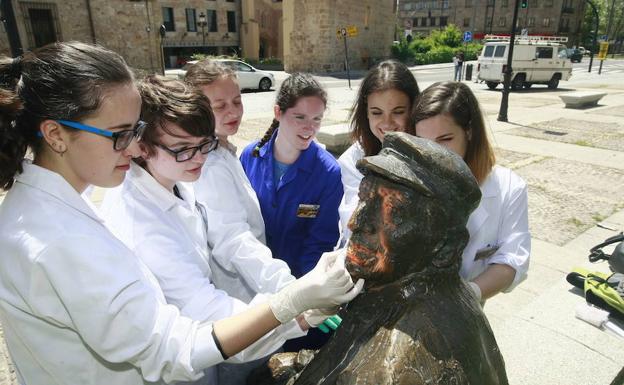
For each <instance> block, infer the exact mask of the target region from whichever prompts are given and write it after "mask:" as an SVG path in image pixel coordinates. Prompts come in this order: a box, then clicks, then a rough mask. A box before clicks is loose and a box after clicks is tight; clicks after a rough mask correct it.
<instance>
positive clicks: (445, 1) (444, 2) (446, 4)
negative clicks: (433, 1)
mask: <svg viewBox="0 0 624 385" xmlns="http://www.w3.org/2000/svg"><path fill="white" fill-rule="evenodd" d="M448 7H449V0H442V9H448Z"/></svg>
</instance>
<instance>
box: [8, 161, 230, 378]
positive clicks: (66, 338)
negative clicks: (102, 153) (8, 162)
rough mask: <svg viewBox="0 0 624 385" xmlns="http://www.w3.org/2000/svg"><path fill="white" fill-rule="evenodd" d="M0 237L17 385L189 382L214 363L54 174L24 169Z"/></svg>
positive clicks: (206, 330) (195, 328)
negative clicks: (19, 384) (162, 380)
mask: <svg viewBox="0 0 624 385" xmlns="http://www.w3.org/2000/svg"><path fill="white" fill-rule="evenodd" d="M0 234H1V235H0V250H2V253H1V254H2V258H0V316H1V322H2V327H3V329H4V336H5V339H6V342H7V345H8V347H9V352H10V354H11V356H12V358H13V361H14V363H15V368H16V372H17V377H18V381H19V382H20V383H21V384H28V385H50V384H65V385H73V384H81V385H95V384H101V385H110V384H116V385H130V384H132V385H138V384H144V381H145V380H147V381H153V382H155V381H159V379H160V378H164V379H165V380H166V381H182V380H197V379H198V378H199V377H200V376H201V371H200V370H197V371H196V370H194V369H193V368H194V367H195V368H204V367H207V366H210V365H216V364H218V363H220V362H222V361H223V359H222V358H221V355H220V353H219V351H218V350H217V349H216V347H215V344H214V341H213V339H212V336H211V331H212V327H211V326H210V325H200V324H199V322H197V321H192V320H191V319H189V318H186V317H182V316H180V314H179V312H178V309H177V308H175V307H174V306H171V305H167V304H166V303H165V299H164V296H163V294H162V291H161V290H160V288H159V286H158V284H157V282H156V280H155V278H154V276H153V275H152V274H151V273H150V272H149V270H148V269H147V268H146V267H145V266H144V265H143V264H142V263H141V261H140V260H139V259H138V258H136V257H135V256H134V255H133V254H132V252H131V251H130V250H128V248H127V247H125V246H124V245H123V244H122V243H121V242H120V241H119V240H118V239H116V238H115V237H114V236H113V235H112V234H111V233H110V232H109V231H108V230H107V229H106V227H105V226H104V224H103V223H102V220H101V219H100V218H99V217H98V215H97V214H96V213H95V211H94V209H93V207H92V206H91V205H90V204H89V203H88V202H86V201H85V200H83V199H82V198H81V196H80V194H78V193H77V192H76V190H74V189H73V188H72V187H71V186H70V185H69V183H67V181H66V180H65V179H64V178H63V177H61V176H60V175H59V174H56V173H54V172H52V171H49V170H47V169H44V168H41V167H39V166H35V165H32V164H30V163H28V162H25V163H24V172H23V173H22V174H20V175H19V176H18V177H17V180H16V183H15V185H14V186H13V188H12V189H11V190H10V191H9V192H8V193H7V195H6V197H5V199H4V201H3V202H2V204H1V205H0ZM144 379H145V380H144ZM145 383H146V382H145ZM150 383H151V382H150Z"/></svg>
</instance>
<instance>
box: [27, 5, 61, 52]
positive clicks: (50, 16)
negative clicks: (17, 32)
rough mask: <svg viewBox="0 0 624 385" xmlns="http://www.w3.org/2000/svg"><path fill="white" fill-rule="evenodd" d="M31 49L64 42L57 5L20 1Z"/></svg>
mask: <svg viewBox="0 0 624 385" xmlns="http://www.w3.org/2000/svg"><path fill="white" fill-rule="evenodd" d="M19 5H20V8H21V10H22V14H23V15H24V19H25V27H26V35H27V37H28V46H29V47H30V48H36V47H42V46H44V45H46V44H49V43H53V42H55V41H59V40H63V36H62V35H61V25H60V24H59V17H58V12H57V9H56V4H50V3H42V2H30V1H20V2H19Z"/></svg>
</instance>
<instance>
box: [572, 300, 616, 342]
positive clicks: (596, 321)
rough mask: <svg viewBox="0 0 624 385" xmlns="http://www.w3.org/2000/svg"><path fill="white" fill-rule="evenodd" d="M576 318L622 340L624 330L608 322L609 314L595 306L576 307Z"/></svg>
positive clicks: (584, 304) (583, 305)
mask: <svg viewBox="0 0 624 385" xmlns="http://www.w3.org/2000/svg"><path fill="white" fill-rule="evenodd" d="M575 315H576V318H578V319H580V320H583V321H585V322H587V323H588V324H591V325H594V326H595V327H597V328H598V329H602V330H608V331H610V332H611V333H613V334H615V335H617V336H620V337H623V338H624V330H622V328H621V327H619V326H618V325H617V324H615V323H614V322H612V321H609V312H607V311H605V310H602V309H599V308H597V307H595V306H591V305H588V304H586V303H582V304H580V305H579V306H577V307H576V314H575Z"/></svg>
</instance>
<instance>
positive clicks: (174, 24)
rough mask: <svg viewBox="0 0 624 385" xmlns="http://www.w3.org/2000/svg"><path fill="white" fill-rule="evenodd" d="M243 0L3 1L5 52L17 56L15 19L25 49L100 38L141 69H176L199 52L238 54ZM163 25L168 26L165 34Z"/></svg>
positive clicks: (1, 42)
mask: <svg viewBox="0 0 624 385" xmlns="http://www.w3.org/2000/svg"><path fill="white" fill-rule="evenodd" d="M240 1H241V0H184V1H180V0H168V1H167V0H87V1H85V0H46V1H21V0H20V1H3V3H4V7H3V8H4V9H3V24H4V30H3V31H2V32H0V53H2V54H7V55H10V54H11V50H10V46H9V36H8V31H10V30H11V29H10V25H9V24H10V23H11V20H9V19H10V18H11V17H12V18H13V20H14V25H15V27H16V28H15V30H16V32H17V37H16V38H17V40H18V41H19V43H20V44H21V48H22V50H30V49H33V48H36V47H40V46H42V45H45V44H47V43H50V42H53V41H57V40H60V41H68V40H80V41H85V42H97V43H98V44H101V45H103V46H105V47H108V48H110V49H112V50H114V51H116V52H118V53H119V54H121V55H122V56H123V57H124V58H125V59H126V61H127V62H128V63H129V64H130V65H131V66H133V67H135V68H139V69H142V70H145V71H150V72H159V71H161V70H162V63H163V62H164V63H165V66H166V67H174V66H177V65H180V64H181V62H182V60H184V59H188V58H189V57H190V55H191V54H192V53H195V52H204V53H210V54H232V53H238V52H239V46H240V38H239V30H240ZM7 7H9V8H10V9H9V10H7V9H6V8H7ZM11 12H12V15H10V14H9V13H11ZM161 25H164V26H165V28H164V37H163V38H161V35H160V26H161ZM161 43H162V52H163V53H164V57H163V56H162V54H161Z"/></svg>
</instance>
